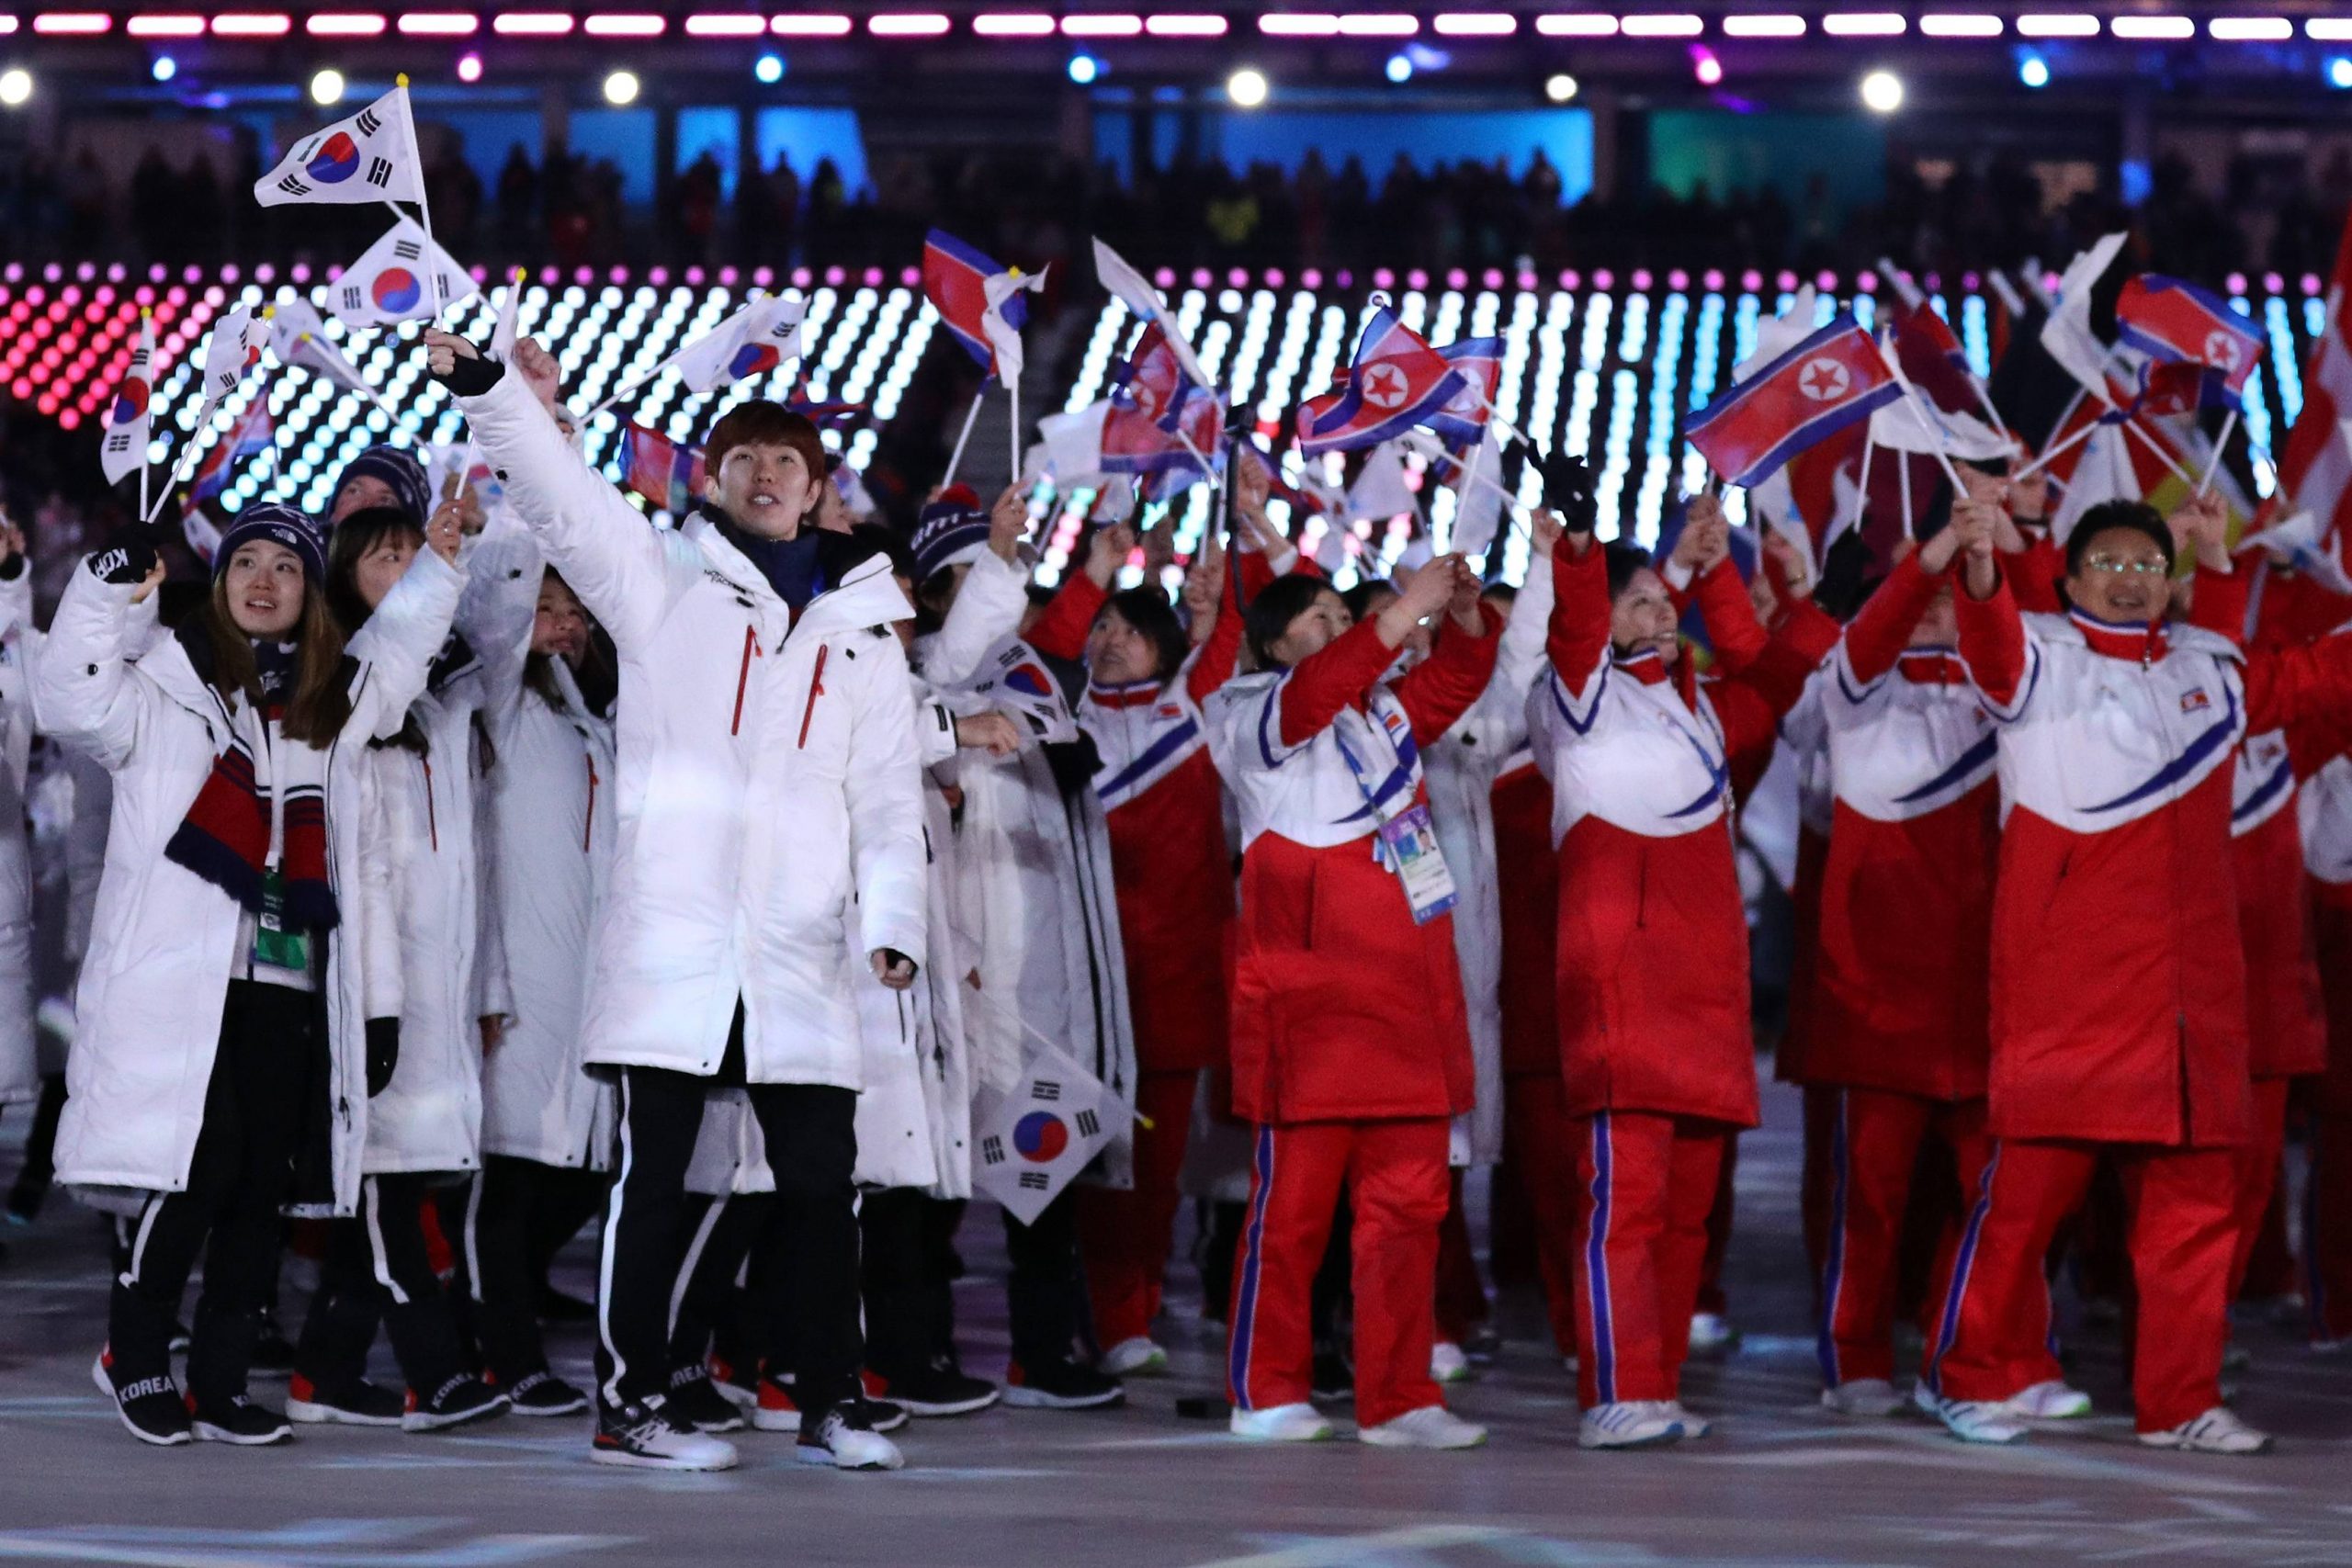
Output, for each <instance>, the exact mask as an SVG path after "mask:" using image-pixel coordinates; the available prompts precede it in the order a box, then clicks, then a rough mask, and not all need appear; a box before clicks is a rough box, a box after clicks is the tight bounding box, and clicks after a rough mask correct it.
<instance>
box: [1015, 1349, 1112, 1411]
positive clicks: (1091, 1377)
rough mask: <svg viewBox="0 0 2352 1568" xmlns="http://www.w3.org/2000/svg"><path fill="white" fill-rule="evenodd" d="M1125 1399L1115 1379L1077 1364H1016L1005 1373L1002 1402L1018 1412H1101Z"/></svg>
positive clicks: (1064, 1361) (1056, 1362)
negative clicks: (1027, 1365) (1028, 1365)
mask: <svg viewBox="0 0 2352 1568" xmlns="http://www.w3.org/2000/svg"><path fill="white" fill-rule="evenodd" d="M1126 1398H1127V1391H1126V1389H1125V1387H1123V1386H1122V1385H1121V1384H1120V1382H1119V1380H1118V1379H1116V1378H1114V1377H1113V1376H1112V1375H1111V1374H1110V1373H1108V1372H1101V1371H1095V1370H1094V1369H1093V1368H1092V1367H1086V1366H1080V1364H1079V1363H1078V1362H1076V1361H1071V1360H1061V1361H1047V1362H1045V1363H1043V1364H1041V1365H1039V1366H1035V1367H1024V1366H1023V1365H1022V1364H1021V1363H1020V1362H1018V1361H1015V1362H1013V1363H1012V1365H1011V1366H1009V1367H1007V1368H1005V1370H1004V1402H1005V1404H1009V1405H1012V1407H1013V1408H1015V1409H1017V1410H1101V1409H1104V1408H1107V1407H1109V1406H1111V1405H1114V1404H1125V1403H1126Z"/></svg>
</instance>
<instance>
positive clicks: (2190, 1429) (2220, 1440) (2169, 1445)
mask: <svg viewBox="0 0 2352 1568" xmlns="http://www.w3.org/2000/svg"><path fill="white" fill-rule="evenodd" d="M2140 1440H2141V1441H2142V1442H2143V1443H2145V1444H2146V1445H2147V1446H2148V1447H2150V1448H2152V1449H2178V1450H2181V1451H2182V1452H2183V1453H2192V1454H2258V1453H2267V1451H2269V1448H2270V1434H2269V1433H2267V1432H2257V1431H2256V1430H2255V1429H2254V1428H2253V1427H2249V1426H2247V1425H2246V1424H2245V1422H2243V1421H2241V1420H2239V1419H2238V1418H2237V1417H2236V1416H2234V1415H2233V1414H2231V1412H2230V1407H2229V1406H2228V1405H2226V1404H2216V1405H2215V1406H2213V1408H2212V1409H2211V1410H2208V1411H2207V1412H2205V1414H2204V1415H2202V1416H2199V1417H2198V1418H2197V1419H2196V1420H2194V1421H2183V1422H2182V1423H2181V1424H2180V1425H2179V1426H2177V1427H2173V1428H2172V1429H2171V1430H2169V1431H2165V1432H2143V1433H2141V1434H2140Z"/></svg>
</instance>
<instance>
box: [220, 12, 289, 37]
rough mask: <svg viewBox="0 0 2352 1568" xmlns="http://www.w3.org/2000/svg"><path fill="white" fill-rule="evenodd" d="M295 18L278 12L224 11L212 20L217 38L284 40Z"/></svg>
mask: <svg viewBox="0 0 2352 1568" xmlns="http://www.w3.org/2000/svg"><path fill="white" fill-rule="evenodd" d="M293 30H294V18H293V17H288V16H287V15H285V14H284V13H283V12H276V11H223V12H221V13H220V15H219V16H217V17H213V18H212V32H213V35H214V36H215V37H216V38H284V37H285V36H286V35H287V34H288V33H290V32H292V31H293Z"/></svg>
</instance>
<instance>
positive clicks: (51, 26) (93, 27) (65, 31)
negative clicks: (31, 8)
mask: <svg viewBox="0 0 2352 1568" xmlns="http://www.w3.org/2000/svg"><path fill="white" fill-rule="evenodd" d="M113 27H114V18H113V17H109V16H107V14H106V13H105V12H103V11H43V12H42V13H41V14H40V16H38V17H34V18H33V31H35V32H37V33H47V34H50V35H51V36H52V37H87V36H89V35H90V34H93V33H102V32H106V31H108V30H109V29H111V28H113Z"/></svg>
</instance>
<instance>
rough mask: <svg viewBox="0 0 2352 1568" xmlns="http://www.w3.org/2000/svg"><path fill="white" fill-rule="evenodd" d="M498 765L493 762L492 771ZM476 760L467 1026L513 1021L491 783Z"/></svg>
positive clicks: (488, 773) (501, 863)
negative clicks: (491, 1020)
mask: <svg viewBox="0 0 2352 1568" xmlns="http://www.w3.org/2000/svg"><path fill="white" fill-rule="evenodd" d="M499 765H500V764H499V763H498V762H496V761H492V764H491V769H490V772H494V771H495V770H496V769H497V767H498V766H499ZM490 772H485V771H484V770H483V769H482V768H481V766H480V764H479V760H478V761H477V764H476V767H475V770H474V995H473V1012H472V1014H471V1015H470V1016H469V1019H468V1026H469V1027H470V1026H471V1025H472V1024H473V1023H474V1022H476V1021H480V1020H481V1019H485V1018H496V1019H503V1020H504V1021H507V1022H509V1023H512V1022H513V1021H514V1020H515V988H514V986H513V983H512V980H511V977H510V976H509V974H508V972H507V967H506V922H505V921H504V920H503V919H500V918H499V912H500V908H501V897H500V890H499V878H500V876H501V875H502V874H504V872H505V870H506V867H505V866H504V864H503V859H504V857H503V856H502V855H501V854H500V850H501V848H502V847H503V846H502V845H501V844H500V843H499V841H498V808H497V806H496V804H495V802H494V800H493V791H494V790H495V787H496V786H495V784H494V782H493V781H492V778H491V776H490Z"/></svg>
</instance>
